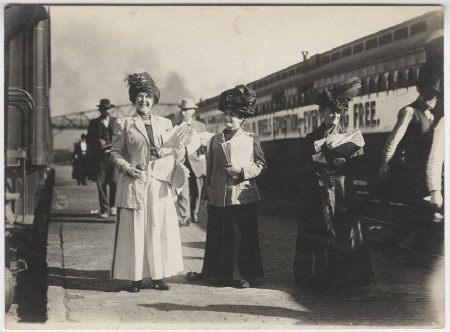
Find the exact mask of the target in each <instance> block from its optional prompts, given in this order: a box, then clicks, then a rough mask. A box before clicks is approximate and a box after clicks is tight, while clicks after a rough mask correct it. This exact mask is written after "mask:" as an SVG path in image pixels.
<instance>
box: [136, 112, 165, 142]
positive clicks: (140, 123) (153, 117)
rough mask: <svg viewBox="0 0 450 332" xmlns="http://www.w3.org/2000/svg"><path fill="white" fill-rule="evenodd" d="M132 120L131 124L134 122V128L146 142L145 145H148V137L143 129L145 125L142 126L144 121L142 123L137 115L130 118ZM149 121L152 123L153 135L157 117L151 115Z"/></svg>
mask: <svg viewBox="0 0 450 332" xmlns="http://www.w3.org/2000/svg"><path fill="white" fill-rule="evenodd" d="M132 118H133V122H134V125H135V126H136V128H137V129H138V130H139V131H140V132H141V134H142V135H144V137H145V139H146V140H147V143H149V144H150V139H149V138H148V135H147V129H145V124H144V121H142V118H141V117H140V116H139V114H138V113H136V114H134V115H133V116H132ZM151 121H152V127H153V133H155V131H156V128H157V126H158V121H159V117H158V116H156V115H154V114H152V115H151Z"/></svg>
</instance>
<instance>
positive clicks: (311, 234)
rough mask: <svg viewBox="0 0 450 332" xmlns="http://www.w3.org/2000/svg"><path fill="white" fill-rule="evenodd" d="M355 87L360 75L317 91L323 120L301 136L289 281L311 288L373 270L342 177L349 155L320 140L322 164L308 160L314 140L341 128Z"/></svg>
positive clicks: (364, 281)
mask: <svg viewBox="0 0 450 332" xmlns="http://www.w3.org/2000/svg"><path fill="white" fill-rule="evenodd" d="M360 89H361V81H360V79H359V78H351V79H349V80H348V81H345V82H342V83H339V84H336V85H335V86H334V87H333V88H332V89H328V88H326V89H324V90H322V91H321V92H320V93H319V94H318V96H317V99H316V104H318V105H319V112H320V114H321V117H322V119H323V122H322V124H321V125H320V126H319V127H318V128H316V129H315V130H313V131H312V132H311V133H309V134H307V135H306V137H305V141H306V145H307V150H306V153H305V156H304V158H305V163H308V164H309V165H308V164H306V165H305V166H309V171H308V174H306V176H305V179H304V181H303V184H304V186H305V192H304V198H303V200H302V206H303V209H302V213H301V216H300V223H299V225H298V233H297V243H296V250H295V257H294V266H293V272H294V280H295V282H298V283H301V284H302V285H303V286H306V287H311V288H312V289H331V288H335V287H353V286H358V287H365V286H368V285H369V281H370V277H371V276H372V274H373V272H372V265H371V259H370V255H369V251H368V247H367V245H366V243H365V237H364V234H363V230H362V225H361V222H360V218H359V213H360V212H359V209H358V204H357V200H356V196H355V192H354V190H352V187H351V183H349V181H348V180H349V178H348V177H347V175H348V173H349V171H350V165H349V164H350V163H351V162H352V160H351V159H348V158H347V159H346V158H338V157H334V156H333V153H332V150H331V148H330V147H328V146H326V145H324V146H322V148H321V151H322V153H323V154H324V156H325V158H326V160H327V163H321V162H313V160H312V155H313V154H315V153H316V151H315V148H314V142H316V141H318V140H321V139H323V138H327V137H329V136H332V135H337V134H343V133H345V132H346V130H345V129H344V128H343V127H341V125H340V124H339V122H340V118H341V114H342V113H343V112H345V111H346V110H347V109H348V107H349V105H348V103H349V102H350V101H351V100H352V98H353V97H354V96H357V95H358V94H359V91H360Z"/></svg>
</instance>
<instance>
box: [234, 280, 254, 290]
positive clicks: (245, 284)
mask: <svg viewBox="0 0 450 332" xmlns="http://www.w3.org/2000/svg"><path fill="white" fill-rule="evenodd" d="M231 285H232V286H233V287H234V288H250V285H249V284H248V282H247V281H245V280H244V279H238V280H233V281H232V282H231Z"/></svg>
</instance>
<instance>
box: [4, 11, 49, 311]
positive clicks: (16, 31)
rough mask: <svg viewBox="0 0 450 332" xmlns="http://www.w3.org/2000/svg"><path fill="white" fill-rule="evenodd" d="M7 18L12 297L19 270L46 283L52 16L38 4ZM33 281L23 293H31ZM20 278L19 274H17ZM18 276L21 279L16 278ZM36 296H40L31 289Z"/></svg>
mask: <svg viewBox="0 0 450 332" xmlns="http://www.w3.org/2000/svg"><path fill="white" fill-rule="evenodd" d="M4 17H5V43H4V45H5V52H4V57H5V58H4V64H5V65H4V69H5V85H4V86H5V94H4V96H5V98H4V128H5V130H4V148H5V150H4V160H5V165H4V166H5V173H4V175H5V178H4V185H5V188H4V190H5V191H4V193H5V210H4V214H5V253H6V260H5V265H6V274H5V276H6V280H5V296H6V306H5V309H6V310H8V309H9V307H10V305H11V303H12V301H13V299H14V289H15V288H14V286H15V283H16V279H15V278H14V277H13V276H15V275H16V274H17V272H18V271H20V270H23V269H25V268H26V265H27V264H26V263H28V267H29V269H28V271H27V272H26V273H25V272H24V273H23V274H21V276H22V277H20V278H27V276H28V277H30V276H31V275H30V273H31V274H33V273H37V272H40V277H41V278H42V280H41V282H42V281H43V282H44V284H45V248H46V235H47V234H46V231H47V226H48V220H49V211H50V206H51V200H52V192H53V182H54V171H52V170H51V168H50V163H51V162H52V147H53V144H52V133H51V125H50V108H49V91H50V83H51V82H50V17H49V11H48V9H47V8H46V7H44V6H40V5H10V6H6V7H5V9H4ZM35 276H36V274H34V275H33V278H34V279H33V280H32V281H31V282H30V280H27V281H24V284H28V286H26V287H28V291H27V290H25V289H27V288H26V287H25V288H22V290H24V292H35V291H36V289H35V288H33V287H36V286H37V285H38V284H39V283H40V281H39V280H38V278H36V277H35ZM18 278H19V277H18ZM20 278H19V279H20ZM35 296H40V295H38V294H37V292H36V293H35Z"/></svg>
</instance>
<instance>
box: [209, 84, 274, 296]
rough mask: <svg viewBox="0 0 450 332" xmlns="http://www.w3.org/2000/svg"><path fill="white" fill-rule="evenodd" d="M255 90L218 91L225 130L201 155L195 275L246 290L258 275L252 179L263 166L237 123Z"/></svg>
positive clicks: (253, 140) (249, 111)
mask: <svg viewBox="0 0 450 332" xmlns="http://www.w3.org/2000/svg"><path fill="white" fill-rule="evenodd" d="M255 102H256V95H255V92H254V91H253V90H251V89H249V88H248V87H247V86H245V85H238V86H236V87H235V88H234V89H230V90H226V91H224V92H222V94H221V95H220V99H219V110H221V111H222V112H224V124H225V129H224V130H223V132H221V133H219V134H216V135H215V136H213V137H212V139H211V141H210V144H209V148H208V154H207V157H206V161H207V167H206V179H205V181H206V183H205V186H206V192H207V198H208V220H207V228H206V245H205V256H204V262H203V269H202V273H201V276H202V277H205V278H220V279H221V280H223V281H225V282H226V283H227V284H229V285H231V286H233V287H236V288H248V287H250V285H253V284H254V283H256V282H257V281H258V279H260V278H262V277H263V275H264V273H263V265H262V259H261V251H260V246H259V238H258V212H257V205H256V203H257V202H258V201H259V200H260V196H259V192H258V188H257V186H256V181H255V179H256V177H258V176H259V175H260V174H261V173H262V172H263V171H264V170H265V169H266V168H267V164H266V161H265V158H264V153H263V151H262V150H261V147H260V144H259V139H258V137H257V136H256V135H255V134H254V133H251V132H247V131H244V130H243V129H242V128H241V125H242V124H243V122H244V121H245V119H246V118H247V117H249V116H251V115H253V114H254V108H253V105H254V104H255Z"/></svg>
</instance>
